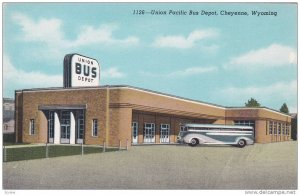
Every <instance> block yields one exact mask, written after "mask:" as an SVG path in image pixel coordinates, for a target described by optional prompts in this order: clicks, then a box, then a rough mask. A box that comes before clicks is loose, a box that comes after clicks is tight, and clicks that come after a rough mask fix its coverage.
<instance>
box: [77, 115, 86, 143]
mask: <svg viewBox="0 0 300 195" xmlns="http://www.w3.org/2000/svg"><path fill="white" fill-rule="evenodd" d="M77 121H78V122H77V132H76V134H77V135H76V138H77V140H76V143H77V144H81V143H83V135H84V111H83V110H79V111H78V119H77Z"/></svg>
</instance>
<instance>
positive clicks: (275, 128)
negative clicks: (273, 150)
mask: <svg viewBox="0 0 300 195" xmlns="http://www.w3.org/2000/svg"><path fill="white" fill-rule="evenodd" d="M273 132H274V135H277V122H274V129H273Z"/></svg>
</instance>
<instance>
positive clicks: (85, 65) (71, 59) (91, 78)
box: [64, 54, 100, 88]
mask: <svg viewBox="0 0 300 195" xmlns="http://www.w3.org/2000/svg"><path fill="white" fill-rule="evenodd" d="M99 80H100V65H99V63H98V62H97V60H95V59H93V58H89V57H86V56H82V55H79V54H67V55H66V56H65V58H64V87H66V88H67V87H87V86H99Z"/></svg>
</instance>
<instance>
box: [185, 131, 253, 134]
mask: <svg viewBox="0 0 300 195" xmlns="http://www.w3.org/2000/svg"><path fill="white" fill-rule="evenodd" d="M188 132H204V133H205V132H206V133H251V134H252V131H221V130H188Z"/></svg>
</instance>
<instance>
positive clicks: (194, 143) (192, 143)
mask: <svg viewBox="0 0 300 195" xmlns="http://www.w3.org/2000/svg"><path fill="white" fill-rule="evenodd" d="M198 144H199V141H198V140H197V139H196V138H193V139H191V142H190V143H189V145H190V146H193V147H194V146H197V145H198Z"/></svg>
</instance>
